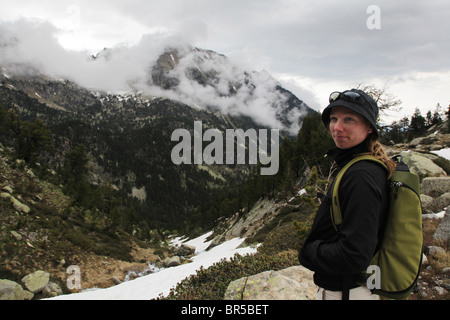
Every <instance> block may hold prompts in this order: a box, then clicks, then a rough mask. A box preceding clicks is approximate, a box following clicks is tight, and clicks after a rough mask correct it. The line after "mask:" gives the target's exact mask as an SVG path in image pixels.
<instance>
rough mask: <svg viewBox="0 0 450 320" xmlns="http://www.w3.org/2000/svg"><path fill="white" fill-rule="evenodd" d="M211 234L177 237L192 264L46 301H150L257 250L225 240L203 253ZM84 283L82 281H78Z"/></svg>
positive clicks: (240, 239) (238, 240) (175, 240)
mask: <svg viewBox="0 0 450 320" xmlns="http://www.w3.org/2000/svg"><path fill="white" fill-rule="evenodd" d="M210 235H211V232H208V233H206V234H204V235H202V236H200V237H198V238H195V239H192V240H189V241H183V238H176V239H174V240H173V241H172V245H179V244H181V243H185V244H188V245H193V246H195V247H196V254H195V256H194V257H193V258H192V262H191V263H188V264H183V265H180V266H177V267H172V268H167V269H161V270H160V271H159V272H156V273H152V274H149V275H147V276H143V277H140V278H137V279H134V280H131V281H127V282H123V283H121V284H119V285H117V286H113V287H110V288H106V289H88V290H85V291H82V292H80V293H74V294H68V295H61V296H58V297H55V298H51V299H49V300H149V299H154V298H157V297H159V295H160V294H162V295H163V296H166V295H168V294H169V293H170V289H171V288H174V287H175V286H176V284H177V283H179V282H181V281H182V280H183V279H185V278H187V277H189V276H190V275H195V274H196V273H197V270H199V269H200V267H203V268H205V269H206V268H208V267H210V266H211V265H213V264H214V263H216V262H219V261H220V260H222V259H224V258H225V259H229V258H232V257H233V256H234V255H235V254H236V253H238V254H240V255H245V254H254V253H256V248H253V247H246V248H239V246H240V245H241V244H242V242H243V241H244V240H245V239H242V238H234V239H231V240H228V241H226V242H224V243H222V244H220V245H218V246H215V247H214V248H212V249H210V250H208V251H205V250H206V248H207V247H208V246H209V245H210V243H211V241H206V239H207V238H208V237H209V236H210ZM81 283H83V279H81Z"/></svg>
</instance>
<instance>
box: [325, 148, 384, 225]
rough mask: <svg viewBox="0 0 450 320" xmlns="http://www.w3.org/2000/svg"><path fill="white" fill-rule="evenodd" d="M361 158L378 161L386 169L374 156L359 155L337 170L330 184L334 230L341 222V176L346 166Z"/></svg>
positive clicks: (348, 166)
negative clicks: (331, 184)
mask: <svg viewBox="0 0 450 320" xmlns="http://www.w3.org/2000/svg"><path fill="white" fill-rule="evenodd" d="M362 160H370V161H374V162H377V163H379V164H380V165H382V166H383V167H384V168H385V169H386V170H387V167H386V165H385V164H384V163H383V162H382V161H381V160H378V159H376V158H375V157H374V156H371V155H361V156H358V157H355V158H354V159H352V160H351V161H349V162H348V163H347V164H346V165H345V166H344V167H343V168H342V169H341V171H339V173H338V175H337V176H336V179H335V180H334V183H333V186H332V197H331V206H330V213H331V221H332V223H333V227H334V229H335V230H336V231H338V230H339V226H340V225H341V223H342V214H341V207H340V204H339V184H340V183H341V180H342V177H343V176H344V174H345V172H346V171H347V169H348V168H350V167H351V166H352V165H353V164H354V163H356V162H358V161H362Z"/></svg>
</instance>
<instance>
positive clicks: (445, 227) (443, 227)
mask: <svg viewBox="0 0 450 320" xmlns="http://www.w3.org/2000/svg"><path fill="white" fill-rule="evenodd" d="M449 210H450V209H449V208H448V209H447V210H446V212H445V215H444V218H443V219H442V221H441V223H439V226H438V228H437V230H436V232H435V233H434V236H433V237H434V239H436V240H442V241H444V242H445V243H447V245H450V212H449Z"/></svg>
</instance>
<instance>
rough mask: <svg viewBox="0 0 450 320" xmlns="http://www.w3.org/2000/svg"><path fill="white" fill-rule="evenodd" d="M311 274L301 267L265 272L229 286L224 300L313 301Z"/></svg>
mask: <svg viewBox="0 0 450 320" xmlns="http://www.w3.org/2000/svg"><path fill="white" fill-rule="evenodd" d="M316 293H317V286H316V285H315V284H314V281H313V273H312V272H311V271H310V270H308V269H306V268H305V267H303V266H293V267H289V268H287V269H284V270H280V271H266V272H263V273H260V274H257V275H254V276H250V277H245V278H241V279H238V280H236V281H233V282H231V283H230V284H229V286H228V288H227V291H226V292H225V297H224V298H225V300H315V298H316Z"/></svg>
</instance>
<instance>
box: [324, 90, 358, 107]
mask: <svg viewBox="0 0 450 320" xmlns="http://www.w3.org/2000/svg"><path fill="white" fill-rule="evenodd" d="M339 99H342V100H345V101H348V102H356V103H358V104H360V105H363V104H364V102H365V99H364V97H363V96H362V95H360V94H359V93H357V92H353V91H345V92H338V91H335V92H332V93H331V94H330V98H329V101H330V103H332V102H334V101H336V100H339Z"/></svg>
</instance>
